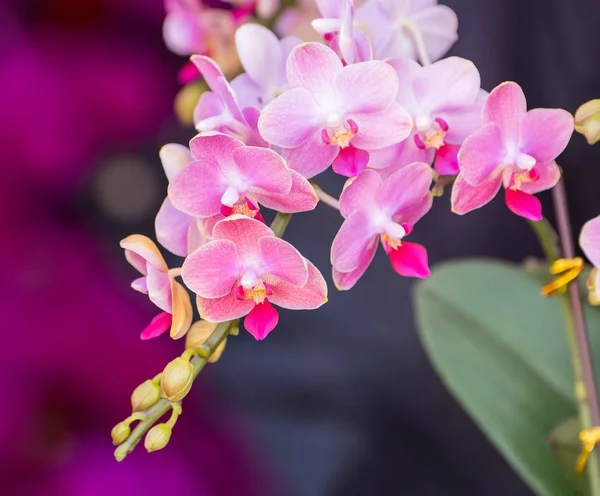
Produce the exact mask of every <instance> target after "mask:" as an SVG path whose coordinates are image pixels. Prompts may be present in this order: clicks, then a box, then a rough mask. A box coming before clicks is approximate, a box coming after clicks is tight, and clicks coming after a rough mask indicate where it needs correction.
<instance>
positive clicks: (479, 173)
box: [458, 122, 505, 185]
mask: <svg viewBox="0 0 600 496" xmlns="http://www.w3.org/2000/svg"><path fill="white" fill-rule="evenodd" d="M504 156H505V151H504V147H503V143H502V132H501V130H500V127H499V126H498V125H497V124H495V123H493V122H490V123H488V124H486V125H484V126H483V127H482V128H480V129H479V130H477V131H475V132H474V133H473V134H472V135H470V136H469V137H467V139H466V140H465V142H464V143H463V145H462V147H461V149H460V151H459V152H458V163H459V166H460V172H461V175H462V177H463V179H464V180H465V181H466V182H468V183H470V184H472V185H478V184H481V183H483V182H484V181H485V180H486V179H487V178H489V177H490V176H491V175H492V174H493V173H494V172H495V171H496V170H497V169H498V167H500V165H501V164H502V162H503V160H504Z"/></svg>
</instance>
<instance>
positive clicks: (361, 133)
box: [349, 102, 413, 150]
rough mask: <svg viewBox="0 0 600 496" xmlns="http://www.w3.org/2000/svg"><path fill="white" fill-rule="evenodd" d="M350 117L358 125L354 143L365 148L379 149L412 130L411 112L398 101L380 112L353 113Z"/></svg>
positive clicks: (405, 135) (395, 141)
mask: <svg viewBox="0 0 600 496" xmlns="http://www.w3.org/2000/svg"><path fill="white" fill-rule="evenodd" d="M349 117H350V118H351V119H352V120H354V122H356V124H357V125H358V134H357V135H356V136H355V137H354V138H353V139H352V144H353V145H354V146H356V147H357V148H363V149H365V150H377V149H380V148H385V147H386V146H390V145H393V144H394V143H398V142H400V141H402V140H404V139H406V138H407V137H408V135H409V134H410V132H411V130H412V125H413V122H412V118H411V116H410V114H409V113H408V112H407V111H406V110H405V109H404V107H402V106H400V104H398V103H396V102H392V104H391V105H390V106H389V107H388V108H387V109H386V110H384V111H383V112H381V113H378V114H370V113H362V114H352V115H349Z"/></svg>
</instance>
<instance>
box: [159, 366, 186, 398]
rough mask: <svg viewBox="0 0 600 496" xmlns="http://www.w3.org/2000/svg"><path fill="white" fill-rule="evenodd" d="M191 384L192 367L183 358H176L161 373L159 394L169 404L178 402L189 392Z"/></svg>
mask: <svg viewBox="0 0 600 496" xmlns="http://www.w3.org/2000/svg"><path fill="white" fill-rule="evenodd" d="M193 382H194V366H193V365H192V364H191V363H190V362H189V361H188V360H186V359H185V358H182V357H177V358H176V359H175V360H173V361H171V362H169V363H168V364H167V366H166V367H165V370H164V371H163V375H162V379H161V381H160V393H161V395H162V397H163V398H165V399H167V400H169V401H171V402H175V401H180V400H182V399H183V398H185V396H186V395H187V394H188V393H189V392H190V389H191V388H192V383H193Z"/></svg>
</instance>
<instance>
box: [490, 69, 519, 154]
mask: <svg viewBox="0 0 600 496" xmlns="http://www.w3.org/2000/svg"><path fill="white" fill-rule="evenodd" d="M526 113H527V100H525V94H524V93H523V90H522V89H521V87H520V86H519V85H518V84H517V83H514V82H512V81H507V82H505V83H502V84H500V85H499V86H496V87H495V88H494V89H493V90H492V92H491V93H490V95H489V96H488V99H487V101H486V102H485V105H484V106H483V122H484V123H487V122H495V123H496V124H498V125H499V126H500V130H501V131H502V137H503V139H504V141H505V142H509V143H513V144H515V145H516V144H517V143H518V141H519V132H520V129H521V121H522V120H523V118H524V117H525V114H526Z"/></svg>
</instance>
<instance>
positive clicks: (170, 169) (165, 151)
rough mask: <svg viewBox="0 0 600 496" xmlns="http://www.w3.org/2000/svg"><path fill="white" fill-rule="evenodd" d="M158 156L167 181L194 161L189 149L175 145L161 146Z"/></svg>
mask: <svg viewBox="0 0 600 496" xmlns="http://www.w3.org/2000/svg"><path fill="white" fill-rule="evenodd" d="M159 155H160V161H161V163H162V166H163V169H164V170H165V175H166V176H167V179H168V180H169V181H171V180H172V179H173V178H174V177H175V176H176V175H177V174H179V173H180V172H181V171H182V170H183V168H184V167H185V166H186V165H188V164H189V163H190V162H193V160H194V159H193V158H192V155H191V153H190V150H189V148H187V147H186V146H183V145H178V144H175V143H170V144H168V145H165V146H163V147H162V148H161V149H160V152H159Z"/></svg>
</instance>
